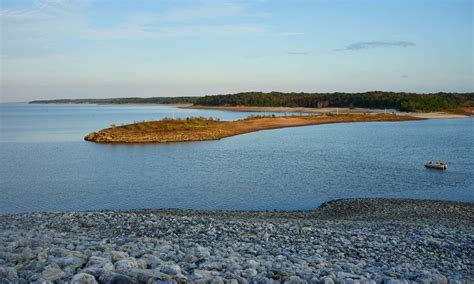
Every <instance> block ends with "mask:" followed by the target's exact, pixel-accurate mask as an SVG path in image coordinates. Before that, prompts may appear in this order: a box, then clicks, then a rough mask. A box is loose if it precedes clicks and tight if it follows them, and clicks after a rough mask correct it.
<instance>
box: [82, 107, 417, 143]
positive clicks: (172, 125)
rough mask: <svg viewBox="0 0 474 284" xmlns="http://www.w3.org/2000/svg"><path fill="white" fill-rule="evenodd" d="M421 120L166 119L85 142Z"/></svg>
mask: <svg viewBox="0 0 474 284" xmlns="http://www.w3.org/2000/svg"><path fill="white" fill-rule="evenodd" d="M420 119H422V118H417V117H412V116H407V115H397V114H383V113H382V114H373V113H370V114H343V115H333V114H327V115H306V116H301V115H299V116H275V115H258V116H255V115H254V116H249V117H247V118H245V119H241V120H236V121H220V120H219V119H214V118H204V117H190V118H185V119H170V118H165V119H162V120H159V121H143V122H138V123H133V124H128V125H122V126H116V125H112V126H111V127H110V128H107V129H103V130H100V131H98V132H92V133H90V134H88V135H87V136H86V137H84V140H86V141H91V142H96V143H166V142H190V141H206V140H218V139H221V138H225V137H230V136H235V135H239V134H244V133H249V132H255V131H260V130H267V129H276V128H285V127H297V126H307V125H317V124H328V123H343V122H373V121H407V120H420Z"/></svg>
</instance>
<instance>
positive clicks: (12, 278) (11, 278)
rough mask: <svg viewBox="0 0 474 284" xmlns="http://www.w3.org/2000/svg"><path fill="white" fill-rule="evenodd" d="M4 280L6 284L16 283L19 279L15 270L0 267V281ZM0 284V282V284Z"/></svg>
mask: <svg viewBox="0 0 474 284" xmlns="http://www.w3.org/2000/svg"><path fill="white" fill-rule="evenodd" d="M1 279H4V280H6V281H8V282H7V283H9V282H11V283H18V281H19V278H18V274H17V271H16V269H15V268H13V267H2V266H0V280H1ZM0 283H1V282H0Z"/></svg>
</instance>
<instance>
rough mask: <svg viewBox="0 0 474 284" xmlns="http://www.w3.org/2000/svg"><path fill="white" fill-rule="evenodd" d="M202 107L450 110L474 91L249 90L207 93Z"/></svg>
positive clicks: (472, 98)
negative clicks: (315, 91) (334, 91)
mask: <svg viewBox="0 0 474 284" xmlns="http://www.w3.org/2000/svg"><path fill="white" fill-rule="evenodd" d="M195 104H196V105H202V106H261V107H308V108H322V107H350V108H352V107H359V108H379V109H383V108H389V109H397V110H401V111H421V112H431V111H447V110H455V109H459V108H461V107H466V106H474V93H433V94H416V93H394V92H381V91H373V92H364V93H281V92H271V93H263V92H246V93H238V94H233V95H216V96H205V97H201V98H199V99H197V101H196V102H195Z"/></svg>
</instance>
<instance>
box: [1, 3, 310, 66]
mask: <svg viewBox="0 0 474 284" xmlns="http://www.w3.org/2000/svg"><path fill="white" fill-rule="evenodd" d="M92 6H93V2H90V1H88V0H84V1H77V2H76V1H66V0H38V1H37V2H34V4H32V5H31V6H25V7H22V8H14V9H3V10H2V9H0V22H1V23H2V25H1V28H0V29H1V32H2V36H3V39H4V40H3V41H2V43H1V47H2V51H1V53H2V55H4V56H5V55H7V56H20V57H22V56H37V55H49V54H54V53H55V52H59V49H61V45H60V44H58V42H64V40H65V39H67V40H69V39H75V40H92V41H97V40H98V41H113V40H123V39H137V38H161V37H197V36H210V37H212V36H215V37H229V36H280V37H287V36H297V35H301V34H302V33H300V32H294V31H279V30H278V29H277V28H275V27H272V26H268V25H265V23H264V22H263V21H265V19H267V18H270V17H271V14H270V13H266V12H258V13H256V12H254V11H253V10H252V9H251V7H250V5H249V4H248V3H246V2H224V1H223V2H220V1H217V2H207V1H203V2H198V3H192V4H184V5H179V6H178V7H175V8H172V9H168V10H166V9H165V10H163V11H161V12H152V13H147V11H142V12H143V13H142V14H140V13H139V12H138V13H136V14H132V15H129V16H128V17H127V18H124V19H123V20H122V21H121V22H120V23H117V24H116V25H112V26H107V27H105V28H104V27H96V26H94V25H92V24H91V23H90V22H89V20H88V18H87V11H88V9H92V8H93V7H92Z"/></svg>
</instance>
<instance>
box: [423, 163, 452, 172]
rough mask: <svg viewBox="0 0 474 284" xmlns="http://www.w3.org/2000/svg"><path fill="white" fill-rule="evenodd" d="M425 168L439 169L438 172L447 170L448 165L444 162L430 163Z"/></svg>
mask: <svg viewBox="0 0 474 284" xmlns="http://www.w3.org/2000/svg"><path fill="white" fill-rule="evenodd" d="M425 167H427V168H431V169H438V170H447V169H448V164H446V162H444V161H439V162H433V161H429V162H428V163H426V164H425Z"/></svg>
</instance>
